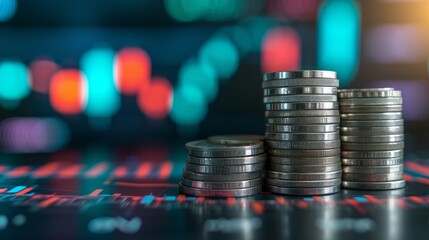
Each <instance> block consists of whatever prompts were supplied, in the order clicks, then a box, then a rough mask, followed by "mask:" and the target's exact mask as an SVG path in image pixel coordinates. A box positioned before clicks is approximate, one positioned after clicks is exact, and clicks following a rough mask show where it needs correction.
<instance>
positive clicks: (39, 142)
mask: <svg viewBox="0 0 429 240" xmlns="http://www.w3.org/2000/svg"><path fill="white" fill-rule="evenodd" d="M69 139H70V131H69V129H68V127H67V125H66V124H65V123H64V122H63V121H62V120H60V119H58V118H34V117H32V118H8V119H5V120H3V121H2V122H0V145H1V147H2V150H3V151H5V152H18V153H19V152H23V153H31V152H52V151H56V150H58V149H61V148H63V147H64V146H65V145H66V144H67V143H68V142H69Z"/></svg>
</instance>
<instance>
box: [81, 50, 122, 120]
mask: <svg viewBox="0 0 429 240" xmlns="http://www.w3.org/2000/svg"><path fill="white" fill-rule="evenodd" d="M114 58H115V52H114V51H113V50H111V49H108V48H97V49H92V50H89V51H88V52H86V53H85V54H84V55H83V56H82V59H81V63H80V65H81V69H82V71H83V73H84V75H85V77H86V79H87V94H86V97H87V104H86V109H85V112H86V114H88V116H90V117H97V118H104V117H110V116H112V115H113V114H114V113H116V112H117V111H118V109H119V107H120V97H119V94H118V91H117V89H116V87H115V83H114V77H113V66H114Z"/></svg>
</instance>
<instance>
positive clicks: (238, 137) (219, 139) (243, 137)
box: [207, 134, 265, 144]
mask: <svg viewBox="0 0 429 240" xmlns="http://www.w3.org/2000/svg"><path fill="white" fill-rule="evenodd" d="M207 141H209V142H211V143H217V144H225V143H226V142H227V143H235V142H237V143H240V142H242V141H265V137H264V136H262V135H247V134H227V135H215V136H210V137H208V138H207Z"/></svg>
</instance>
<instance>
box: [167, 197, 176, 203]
mask: <svg viewBox="0 0 429 240" xmlns="http://www.w3.org/2000/svg"><path fill="white" fill-rule="evenodd" d="M164 200H165V201H169V202H174V201H176V197H175V196H165V197H164Z"/></svg>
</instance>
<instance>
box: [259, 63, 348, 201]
mask: <svg viewBox="0 0 429 240" xmlns="http://www.w3.org/2000/svg"><path fill="white" fill-rule="evenodd" d="M262 87H263V88H264V103H265V104H266V110H267V111H266V113H265V116H266V119H267V125H266V135H265V137H266V143H267V146H268V154H269V157H268V161H267V167H266V169H267V171H266V178H265V188H266V190H267V191H270V192H273V193H279V194H290V195H321V194H330V193H335V192H338V191H339V190H340V185H341V159H340V145H341V143H340V135H339V122H340V116H339V111H338V102H337V88H338V80H337V79H336V73H335V72H331V71H318V70H304V71H293V72H274V73H268V74H265V75H264V81H263V84H262Z"/></svg>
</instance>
